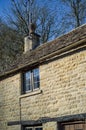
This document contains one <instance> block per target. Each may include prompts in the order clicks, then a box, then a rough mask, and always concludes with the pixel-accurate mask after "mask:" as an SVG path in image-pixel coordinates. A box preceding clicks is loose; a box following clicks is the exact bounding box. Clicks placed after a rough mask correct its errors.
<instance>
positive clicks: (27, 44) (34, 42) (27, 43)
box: [24, 23, 40, 53]
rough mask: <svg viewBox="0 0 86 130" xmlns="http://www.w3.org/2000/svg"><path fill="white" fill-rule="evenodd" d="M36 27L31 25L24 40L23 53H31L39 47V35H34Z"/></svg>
mask: <svg viewBox="0 0 86 130" xmlns="http://www.w3.org/2000/svg"><path fill="white" fill-rule="evenodd" d="M35 29H36V26H35V24H33V23H31V25H30V33H29V36H27V37H25V38H24V53H26V52H27V51H31V50H33V49H35V48H36V47H38V46H39V45H40V35H38V34H36V33H35Z"/></svg>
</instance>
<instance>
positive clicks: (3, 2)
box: [0, 0, 10, 19]
mask: <svg viewBox="0 0 86 130" xmlns="http://www.w3.org/2000/svg"><path fill="white" fill-rule="evenodd" d="M9 7H10V0H0V16H1V17H2V19H3V18H5V17H6V16H5V14H6V12H7V11H8V12H9Z"/></svg>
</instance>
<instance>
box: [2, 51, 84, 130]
mask: <svg viewBox="0 0 86 130" xmlns="http://www.w3.org/2000/svg"><path fill="white" fill-rule="evenodd" d="M39 68H40V90H42V93H41V92H39V91H38V92H37V91H36V93H35V94H34V93H32V94H31V93H30V94H24V95H22V96H21V74H17V75H14V76H12V77H9V78H6V79H4V80H2V81H0V130H16V129H17V130H20V126H7V122H9V121H19V120H20V118H21V120H37V119H40V118H42V117H61V116H66V115H73V114H80V113H86V51H85V50H82V51H80V52H77V53H74V54H72V55H67V56H65V57H62V58H59V59H56V60H54V61H52V62H47V63H45V64H42V65H41V66H40V67H39ZM46 126H47V125H46V124H45V125H44V129H46V128H45V127H46ZM47 129H49V125H48V128H47ZM52 129H53V128H52ZM55 129H56V126H55ZM49 130H50V129H49Z"/></svg>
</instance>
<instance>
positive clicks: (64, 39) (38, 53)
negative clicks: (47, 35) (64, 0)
mask: <svg viewBox="0 0 86 130" xmlns="http://www.w3.org/2000/svg"><path fill="white" fill-rule="evenodd" d="M84 39H86V24H85V25H83V26H80V27H78V28H76V29H75V30H73V31H71V32H69V33H67V34H65V35H63V36H61V37H59V38H56V39H55V40H53V41H50V42H47V43H45V44H42V45H40V46H39V47H37V48H36V49H35V50H32V51H28V52H27V53H25V54H22V55H21V56H18V58H17V59H16V60H15V61H14V62H13V63H12V64H11V65H10V66H7V68H5V69H4V70H3V71H1V72H0V75H1V76H2V75H5V74H7V73H10V72H11V71H15V70H18V69H20V68H23V67H26V66H28V65H31V64H33V63H34V62H38V61H39V60H40V59H41V58H43V57H45V56H48V55H49V54H52V53H54V52H56V51H58V50H60V49H62V48H65V47H67V46H69V45H72V44H74V43H76V42H79V41H81V40H84Z"/></svg>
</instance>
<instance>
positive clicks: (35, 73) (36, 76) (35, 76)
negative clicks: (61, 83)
mask: <svg viewBox="0 0 86 130" xmlns="http://www.w3.org/2000/svg"><path fill="white" fill-rule="evenodd" d="M33 82H34V89H36V88H39V82H40V79H39V69H38V68H37V69H34V70H33Z"/></svg>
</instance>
